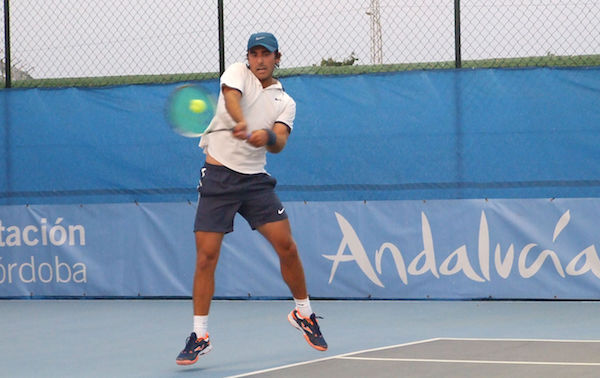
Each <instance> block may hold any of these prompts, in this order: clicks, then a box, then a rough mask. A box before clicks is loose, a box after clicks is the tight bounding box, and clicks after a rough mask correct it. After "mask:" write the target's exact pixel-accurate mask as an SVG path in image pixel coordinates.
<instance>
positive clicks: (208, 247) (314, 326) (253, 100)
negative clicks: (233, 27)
mask: <svg viewBox="0 0 600 378" xmlns="http://www.w3.org/2000/svg"><path fill="white" fill-rule="evenodd" d="M247 59H248V64H245V63H235V64H233V65H231V66H230V67H229V68H228V69H227V70H225V72H224V73H223V75H222V76H221V92H220V95H219V99H218V101H217V110H216V113H215V117H214V118H213V120H212V122H211V124H210V126H209V127H208V129H207V131H208V130H219V129H225V128H231V129H232V132H231V133H210V134H206V135H204V136H203V137H202V139H201V140H200V147H201V148H202V149H203V150H204V153H205V154H206V162H205V165H204V167H203V168H202V169H201V171H200V183H199V186H198V191H199V197H198V198H199V199H198V208H197V211H196V219H195V222H194V232H195V237H196V271H195V274H194V287H193V304H194V322H193V327H194V328H193V332H192V333H191V335H190V336H189V337H188V338H187V340H186V343H185V348H184V349H183V350H182V351H181V353H180V354H179V356H178V357H177V360H176V362H177V364H179V365H190V364H193V363H195V362H196V361H197V360H198V356H199V355H202V354H206V353H208V352H209V351H210V350H211V345H210V338H209V334H208V313H209V309H210V304H211V300H212V297H213V293H214V288H215V269H216V267H217V261H218V259H219V252H220V249H221V243H222V241H223V237H224V235H225V234H226V233H229V232H232V231H233V219H234V217H235V215H236V213H240V214H241V215H242V216H243V217H244V218H245V219H246V221H247V222H248V223H249V224H250V226H251V227H252V229H253V230H258V232H260V233H261V235H263V236H264V237H265V238H266V239H267V240H268V241H269V242H270V243H271V245H272V246H273V248H274V249H275V252H276V253H277V255H278V256H279V262H280V268H281V275H282V276H283V279H284V281H285V283H286V284H287V285H288V287H289V289H290V291H291V293H292V296H293V298H294V301H295V308H294V309H293V310H292V311H291V312H290V313H289V315H288V321H289V322H290V323H291V324H292V325H293V326H294V327H296V328H297V329H299V330H300V331H301V332H302V333H303V334H304V337H305V339H306V340H307V341H308V343H309V344H310V345H311V346H312V347H314V348H315V349H317V350H321V351H324V350H327V343H326V342H325V339H324V338H323V335H322V334H321V331H320V329H319V325H318V323H317V319H316V316H315V314H314V312H313V310H312V309H311V304H310V301H309V298H308V293H307V290H306V282H305V278H304V270H303V268H302V262H301V260H300V257H299V255H298V250H297V247H296V243H295V242H294V239H293V238H292V232H291V228H290V223H289V220H288V216H287V214H286V211H285V208H284V207H283V205H282V204H281V201H280V200H279V198H278V197H277V195H276V193H275V185H276V182H277V181H276V180H275V179H274V178H273V177H271V176H270V175H269V174H268V173H267V172H266V170H265V164H266V153H267V151H268V152H271V153H278V152H280V151H281V150H283V148H284V147H285V145H286V143H287V140H288V137H289V135H290V132H291V131H292V128H293V124H294V118H295V116H296V103H295V102H294V100H293V99H292V98H291V97H290V96H289V95H288V94H287V93H286V92H285V91H284V90H283V87H282V85H281V83H280V82H279V81H278V80H277V79H275V78H274V77H273V71H274V70H275V68H276V67H277V66H278V65H279V62H280V59H281V53H280V52H279V46H278V43H277V39H276V38H275V36H274V35H273V34H271V33H256V34H252V35H251V36H250V39H249V40H248V49H247ZM249 253H250V251H249Z"/></svg>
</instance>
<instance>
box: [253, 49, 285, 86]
mask: <svg viewBox="0 0 600 378" xmlns="http://www.w3.org/2000/svg"><path fill="white" fill-rule="evenodd" d="M279 59H280V58H279V57H278V56H276V55H275V53H274V52H271V51H269V50H267V49H266V48H264V47H262V46H256V47H253V48H251V49H250V50H249V51H248V65H249V66H250V71H252V73H253V74H254V75H255V76H256V77H257V78H258V80H260V81H261V83H263V85H270V84H271V78H272V77H273V71H274V70H275V65H277V64H278V63H279Z"/></svg>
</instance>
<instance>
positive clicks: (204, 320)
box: [194, 315, 208, 339]
mask: <svg viewBox="0 0 600 378" xmlns="http://www.w3.org/2000/svg"><path fill="white" fill-rule="evenodd" d="M194 332H196V337H198V338H199V339H201V338H203V337H204V336H206V333H207V332H208V315H194Z"/></svg>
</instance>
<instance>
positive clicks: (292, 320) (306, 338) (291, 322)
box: [288, 312, 327, 352]
mask: <svg viewBox="0 0 600 378" xmlns="http://www.w3.org/2000/svg"><path fill="white" fill-rule="evenodd" d="M288 322H290V324H291V325H292V327H294V328H296V329H297V330H298V331H300V332H301V333H302V336H304V340H306V342H307V343H308V345H310V346H311V347H313V348H315V349H316V350H319V351H321V352H324V351H326V350H327V348H323V347H322V346H318V345H315V344H313V343H311V342H310V339H309V338H308V336H307V335H306V332H304V330H303V329H302V327H300V326H299V325H298V323H296V321H295V320H294V317H293V316H292V313H291V312H290V313H289V314H288Z"/></svg>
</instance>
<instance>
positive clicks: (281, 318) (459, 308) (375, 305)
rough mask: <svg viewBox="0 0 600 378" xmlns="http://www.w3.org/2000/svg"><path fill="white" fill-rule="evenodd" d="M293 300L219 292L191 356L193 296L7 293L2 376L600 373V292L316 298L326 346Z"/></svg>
mask: <svg viewBox="0 0 600 378" xmlns="http://www.w3.org/2000/svg"><path fill="white" fill-rule="evenodd" d="M292 305H293V302H292V301H215V302H214V303H213V306H212V309H211V317H210V321H209V329H210V333H211V341H212V343H213V347H214V349H213V351H211V352H210V353H209V354H207V355H205V356H202V357H200V359H199V361H198V362H197V363H196V364H195V365H192V366H189V367H182V366H178V365H176V364H175V357H176V356H177V354H178V353H179V351H180V350H181V349H182V348H183V346H184V343H185V338H186V337H187V336H188V335H189V333H190V331H191V326H192V319H191V317H192V313H191V312H192V309H191V300H1V301H0V319H1V320H2V327H1V328H0V359H1V361H2V364H1V367H0V369H1V370H0V376H6V377H39V376H45V377H108V376H110V377H192V376H202V377H231V376H245V375H249V374H250V375H256V376H261V377H262V376H265V377H266V376H285V377H294V376H298V377H300V376H302V377H308V376H311V377H317V376H323V377H329V378H330V377H336V376H346V377H365V376H370V377H396V376H400V375H401V376H403V377H428V376H430V377H482V376H485V377H515V376H522V377H565V376H568V377H575V376H576V377H598V376H600V374H598V372H600V343H599V342H598V341H597V340H600V327H598V319H600V302H575V301H569V302H524V301H518V302H508V301H502V302H496V301H483V302H477V301H313V308H314V309H315V311H316V312H318V314H319V315H322V316H323V317H324V319H322V320H321V329H322V330H323V334H324V335H325V337H326V339H327V342H328V343H329V350H328V351H326V352H319V351H316V350H314V349H312V348H310V347H309V346H308V345H307V344H306V342H305V341H304V339H303V338H302V336H301V335H300V333H299V332H298V331H297V330H296V329H294V328H293V327H291V326H290V325H289V323H288V322H287V319H286V316H287V313H288V312H289V310H290V309H291V307H292Z"/></svg>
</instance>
